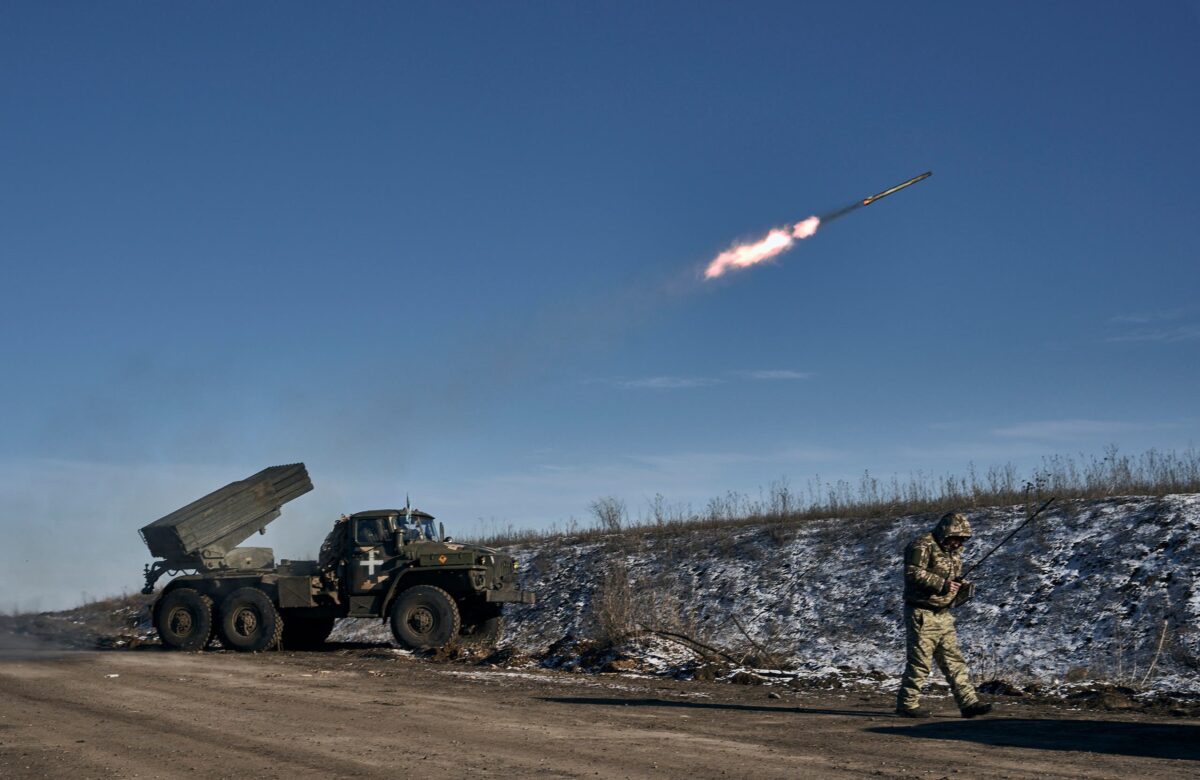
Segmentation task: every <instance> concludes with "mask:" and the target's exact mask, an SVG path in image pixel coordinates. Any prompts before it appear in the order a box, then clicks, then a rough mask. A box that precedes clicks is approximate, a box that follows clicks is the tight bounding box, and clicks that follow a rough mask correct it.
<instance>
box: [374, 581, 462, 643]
mask: <svg viewBox="0 0 1200 780" xmlns="http://www.w3.org/2000/svg"><path fill="white" fill-rule="evenodd" d="M391 618H392V619H391V623H392V636H394V637H395V638H396V641H397V642H399V643H400V645H401V646H402V647H405V648H408V649H409V650H432V649H436V648H439V647H445V646H446V645H448V644H450V642H451V640H453V639H455V638H456V637H457V636H458V631H459V629H460V628H461V627H462V621H461V618H460V617H459V615H458V605H456V604H455V603H454V599H453V598H451V597H450V594H449V593H447V592H446V591H444V590H442V589H441V588H439V587H436V586H434V585H415V586H413V587H411V588H409V589H408V590H406V591H404V592H403V593H401V594H400V595H399V596H398V597H397V598H396V601H395V603H394V604H392V615H391Z"/></svg>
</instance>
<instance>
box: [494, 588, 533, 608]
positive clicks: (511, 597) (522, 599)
mask: <svg viewBox="0 0 1200 780" xmlns="http://www.w3.org/2000/svg"><path fill="white" fill-rule="evenodd" d="M484 597H485V599H486V600H487V601H489V602H499V603H505V602H512V603H517V604H536V603H537V595H536V594H534V592H533V591H529V590H517V589H516V588H502V589H501V590H489V591H487V592H486V593H485V596H484Z"/></svg>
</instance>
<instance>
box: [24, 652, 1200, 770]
mask: <svg viewBox="0 0 1200 780" xmlns="http://www.w3.org/2000/svg"><path fill="white" fill-rule="evenodd" d="M780 693H781V694H782V696H783V698H782V699H772V698H769V696H768V692H767V691H766V690H764V689H763V688H757V687H744V686H734V685H720V684H699V683H675V682H672V681H660V680H652V679H644V678H627V677H617V676H607V675H606V676H600V677H590V676H584V675H572V674H566V673H549V672H547V673H542V672H536V673H530V672H507V671H504V670H498V669H480V668H478V667H472V666H464V665H455V664H435V663H431V662H428V661H421V660H417V659H413V658H410V657H407V656H403V655H398V654H396V653H394V652H393V651H391V650H390V649H388V648H383V647H381V648H362V647H357V648H343V649H341V650H333V651H326V652H319V653H265V654H262V655H240V654H234V653H214V652H209V653H203V654H185V653H169V652H162V651H157V650H143V651H127V652H104V653H95V652H92V653H57V654H54V653H46V652H41V651H39V652H30V651H10V652H4V653H0V777H4V778H26V777H71V778H88V777H189V778H202V777H229V778H234V777H237V778H246V777H256V778H257V777H278V778H295V777H356V778H373V777H390V778H394V777H456V778H457V777H469V776H476V777H495V776H508V777H602V778H610V777H612V778H623V777H630V778H642V777H687V778H710V777H724V778H740V777H754V778H772V777H780V778H783V777H788V778H795V777H821V778H829V777H835V778H836V777H863V776H882V777H929V778H941V777H1008V778H1025V777H1063V778H1080V777H1094V778H1101V777H1113V778H1116V777H1121V778H1128V777H1156V778H1157V777H1195V776H1197V774H1198V773H1200V720H1194V719H1181V718H1166V719H1159V718H1151V717H1147V716H1136V717H1135V716H1125V717H1110V716H1107V715H1097V714H1095V713H1080V712H1070V711H1065V710H1060V709H1054V708H1049V707H1045V706H1032V705H1022V704H1003V705H1001V706H1000V708H999V714H998V716H996V717H992V718H988V719H980V720H974V721H964V720H962V719H959V718H957V717H949V716H950V715H953V714H956V713H955V712H954V711H953V709H952V705H951V704H950V703H949V702H940V703H937V704H936V706H937V707H938V708H939V709H940V710H943V711H944V714H945V715H946V716H947V717H940V718H934V719H932V720H930V721H923V722H912V721H902V720H900V719H897V718H896V717H894V716H893V715H892V714H891V713H890V709H891V704H892V703H891V701H890V699H889V698H888V697H886V696H884V695H860V694H847V695H845V696H837V695H832V694H819V695H817V694H811V693H796V692H792V691H781V692H780Z"/></svg>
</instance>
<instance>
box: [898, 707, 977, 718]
mask: <svg viewBox="0 0 1200 780" xmlns="http://www.w3.org/2000/svg"><path fill="white" fill-rule="evenodd" d="M988 709H991V707H990V706H989V707H988ZM896 714H897V715H899V716H900V717H902V718H928V717H930V716H931V715H933V713H932V712H930V711H929V710H927V709H925V708H924V707H897V708H896ZM972 717H974V716H972Z"/></svg>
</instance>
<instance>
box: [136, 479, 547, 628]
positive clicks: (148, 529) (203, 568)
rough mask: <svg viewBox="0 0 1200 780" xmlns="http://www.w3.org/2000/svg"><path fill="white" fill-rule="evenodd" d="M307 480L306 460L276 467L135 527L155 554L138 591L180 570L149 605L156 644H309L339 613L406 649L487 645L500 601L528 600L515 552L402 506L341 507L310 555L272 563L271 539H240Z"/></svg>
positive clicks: (304, 488) (261, 527) (261, 526)
mask: <svg viewBox="0 0 1200 780" xmlns="http://www.w3.org/2000/svg"><path fill="white" fill-rule="evenodd" d="M312 489H313V484H312V480H311V479H310V478H309V476H308V471H307V469H306V468H305V467H304V464H303V463H296V464H291V465H285V466H273V467H271V468H267V469H263V470H262V471H260V472H258V473H257V474H255V475H253V476H251V477H248V478H246V479H244V480H241V481H239V482H233V483H230V484H228V485H226V486H225V487H223V488H221V489H220V490H216V491H214V492H212V493H210V494H208V495H207V496H204V497H203V498H200V499H198V500H196V501H194V502H192V503H190V504H188V505H187V506H185V507H182V508H181V509H178V510H176V511H174V512H172V513H170V514H169V515H166V516H165V517H161V518H159V519H158V520H155V521H154V522H153V523H150V524H149V525H147V526H145V527H143V528H142V529H141V531H140V533H141V536H142V540H143V541H144V542H145V543H146V546H147V548H149V550H150V554H151V555H153V556H154V557H156V558H159V559H161V560H156V561H155V562H154V563H152V564H147V565H146V567H145V577H146V585H145V588H143V593H153V592H154V587H155V584H156V583H157V581H158V580H159V578H160V577H161V576H162V575H163V574H166V573H170V574H172V575H179V576H175V578H174V579H172V580H171V581H170V582H168V583H167V585H166V586H165V587H164V588H163V589H162V592H161V594H160V595H159V597H158V598H157V599H156V600H155V602H154V605H153V613H152V614H153V620H154V626H155V628H156V629H157V631H158V635H159V637H160V638H161V640H162V643H163V645H164V646H166V647H169V648H176V649H180V650H201V649H203V648H204V647H206V646H208V644H209V643H210V642H211V640H212V639H213V638H214V637H216V638H218V639H219V640H220V642H221V644H222V645H223V646H224V647H226V648H230V649H233V650H241V651H247V652H257V651H260V650H267V649H270V648H275V647H282V648H285V649H290V648H311V647H315V646H318V645H320V644H322V643H324V641H325V640H326V639H327V638H328V636H329V633H330V631H332V630H333V625H334V621H335V620H336V619H338V618H344V617H362V618H380V619H383V620H387V621H389V622H390V623H391V629H392V635H393V636H394V637H395V639H396V641H397V642H398V643H399V644H400V645H401V646H403V647H406V648H409V649H431V648H439V647H443V646H445V645H447V644H450V643H451V642H455V641H459V642H465V643H494V642H496V641H498V640H499V638H500V633H501V631H502V625H503V615H502V609H503V607H504V605H505V604H506V603H524V604H532V603H533V602H534V594H532V593H530V592H528V591H523V590H521V589H520V588H519V587H518V585H517V576H516V569H517V565H516V562H515V561H514V559H513V558H512V556H510V555H506V554H504V553H502V552H499V551H498V550H493V549H489V548H487V547H480V546H475V545H468V544H457V543H455V542H454V541H453V540H452V539H450V538H448V537H446V536H445V532H444V529H443V527H442V525H441V524H440V523H439V524H437V525H436V526H435V525H434V522H433V520H434V518H433V516H432V515H429V514H427V513H425V512H421V511H419V510H416V509H411V508H408V507H406V508H405V509H377V510H371V511H366V512H357V513H355V514H352V515H343V516H342V517H341V518H340V519H339V520H338V521H337V522H336V523H335V524H334V528H333V530H332V531H331V532H330V533H329V536H328V537H326V539H325V543H324V545H322V549H321V556H320V558H319V560H316V561H289V560H282V561H279V562H278V563H276V562H275V560H274V553H273V551H272V550H271V549H270V548H265V547H239V546H238V545H240V544H241V543H242V542H243V541H245V540H246V539H248V538H249V537H250V536H251V535H253V534H254V533H255V532H256V531H257V532H259V533H264V532H265V529H266V526H267V525H268V524H270V523H271V522H272V521H274V520H275V519H276V518H278V517H279V516H280V514H281V511H280V507H282V505H283V504H285V503H287V502H288V501H291V500H293V499H295V498H298V497H299V496H301V495H303V494H305V493H307V492H309V491H310V490H312ZM184 572H186V573H184Z"/></svg>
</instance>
